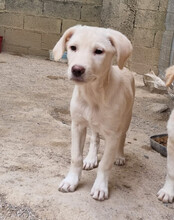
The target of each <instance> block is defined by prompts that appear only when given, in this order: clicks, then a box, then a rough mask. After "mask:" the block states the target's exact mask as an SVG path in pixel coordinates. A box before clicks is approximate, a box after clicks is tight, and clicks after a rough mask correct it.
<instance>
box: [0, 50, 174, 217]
mask: <svg viewBox="0 0 174 220" xmlns="http://www.w3.org/2000/svg"><path fill="white" fill-rule="evenodd" d="M136 82H137V83H136V84H137V90H136V99H135V105H134V113H133V118H132V123H131V127H130V129H129V132H128V135H127V140H126V146H125V154H126V159H127V162H126V165H125V166H123V167H117V166H115V165H114V166H113V169H112V172H111V180H110V184H109V188H110V198H109V200H107V201H104V202H97V201H95V200H93V199H92V198H91V196H90V194H89V193H90V189H91V187H92V184H93V182H94V179H95V176H96V170H97V169H94V170H91V171H83V175H82V179H81V181H80V185H79V187H78V189H77V191H76V192H74V193H69V194H63V193H60V192H58V190H57V189H58V184H59V183H60V181H61V179H62V178H63V177H64V175H65V174H66V173H67V171H68V168H69V165H70V122H71V121H70V115H69V102H70V98H71V93H72V89H73V84H72V83H71V82H70V81H68V80H67V78H66V65H65V64H61V63H55V62H50V61H48V60H44V59H43V58H36V57H28V56H15V55H10V54H7V53H1V54H0V154H1V156H0V219H1V220H4V219H9V220H18V219H19V220H20V219H24V220H25V219H32V220H35V219H44V220H45V219H48V220H66V219H68V220H69V219H71V220H78V219H79V220H82V219H84V220H86V219H90V220H91V219H96V220H98V219H100V220H105V219H108V220H111V219H113V220H115V219H118V220H122V219H129V220H131V219H132V220H135V219H139V220H140V219H141V220H144V219H145V220H146V219H147V220H150V219H153V220H154V219H158V220H160V219H169V220H173V219H174V215H173V213H174V204H162V203H161V202H160V201H158V200H157V197H156V193H157V191H158V190H159V189H160V187H161V186H162V185H163V183H164V179H165V172H166V158H164V157H162V156H160V154H158V153H156V152H155V151H153V150H151V148H150V146H149V137H150V136H151V135H154V134H160V133H165V132H166V121H167V118H168V113H166V112H164V113H154V112H153V111H152V105H154V103H156V104H158V103H168V98H167V96H165V95H157V94H151V93H149V92H148V91H147V90H146V89H145V88H144V86H143V83H142V77H141V76H137V75H136ZM88 144H89V138H87V143H86V147H85V152H84V154H86V153H87V147H88ZM102 152H103V142H102V143H101V149H100V152H99V156H101V155H102Z"/></svg>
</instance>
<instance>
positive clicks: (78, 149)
mask: <svg viewBox="0 0 174 220" xmlns="http://www.w3.org/2000/svg"><path fill="white" fill-rule="evenodd" d="M65 47H66V48H67V53H68V78H69V79H71V80H73V81H74V82H75V88H74V91H73V95H72V100H71V105H70V111H71V118H72V147H71V167H70V171H69V173H68V175H67V176H66V178H65V179H64V180H63V181H62V182H61V184H60V186H59V190H60V191H62V192H72V191H74V190H75V189H76V187H77V186H78V183H79V180H80V176H81V172H82V168H84V169H92V168H94V167H96V166H97V164H98V159H97V150H98V147H99V134H101V135H102V136H103V137H104V139H105V150H104V154H103V157H102V159H101V161H100V163H99V166H98V172H97V177H96V180H95V182H94V185H93V187H92V190H91V195H92V197H93V198H94V199H96V200H104V199H107V198H108V180H109V173H110V170H111V167H112V166H113V163H114V160H115V159H116V163H117V164H118V165H122V164H124V163H125V158H124V152H123V151H124V150H123V147H124V142H125V138H126V132H127V130H128V128H129V124H130V121H131V117H132V107H133V102H134V93H135V88H134V79H133V76H132V74H131V72H129V71H128V70H127V69H126V68H123V66H124V63H125V61H126V60H127V58H128V57H129V55H130V54H131V51H132V45H131V43H130V41H129V40H128V39H127V38H126V37H125V36H124V35H123V34H121V33H120V32H118V31H114V30H111V29H104V28H97V27H88V26H75V27H72V28H70V29H68V30H67V31H66V32H65V33H64V35H63V36H62V38H61V39H60V40H59V41H58V43H57V44H56V46H55V47H54V49H53V54H54V58H55V60H58V59H60V58H61V56H62V55H63V52H64V50H65ZM114 55H117V64H118V66H112V59H113V57H114ZM76 67H78V68H79V69H83V71H84V73H83V74H82V75H81V76H80V77H76V76H74V75H73V74H74V73H73V70H74V69H75V68H76ZM87 127H90V128H91V130H92V135H91V143H90V148H89V153H88V155H87V157H86V158H85V159H84V161H83V147H84V143H85V137H86V129H87Z"/></svg>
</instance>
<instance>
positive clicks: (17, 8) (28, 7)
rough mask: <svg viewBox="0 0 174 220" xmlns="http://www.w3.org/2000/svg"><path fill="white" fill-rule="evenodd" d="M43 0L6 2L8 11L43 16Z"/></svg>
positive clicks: (9, 0)
mask: <svg viewBox="0 0 174 220" xmlns="http://www.w3.org/2000/svg"><path fill="white" fill-rule="evenodd" d="M42 7H43V2H42V0H13V1H12V0H6V10H7V11H13V12H20V13H24V14H35V15H38V14H39V15H40V14H42V9H43V8H42Z"/></svg>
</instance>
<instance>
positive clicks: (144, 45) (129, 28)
mask: <svg viewBox="0 0 174 220" xmlns="http://www.w3.org/2000/svg"><path fill="white" fill-rule="evenodd" d="M167 4H168V0H110V1H108V0H103V9H102V13H101V14H102V16H101V19H102V24H103V25H104V26H106V27H112V28H114V29H117V30H119V31H121V32H122V33H124V34H125V35H126V36H128V38H129V39H130V40H131V42H132V44H133V54H132V56H131V58H130V59H129V63H128V66H129V68H130V69H131V70H133V71H136V72H138V73H140V74H143V73H147V72H148V71H149V70H150V69H152V70H154V72H155V73H156V74H158V63H159V55H160V47H161V41H162V36H163V32H164V30H165V18H166V10H167ZM108 12H109V13H108Z"/></svg>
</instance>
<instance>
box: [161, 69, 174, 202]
mask: <svg viewBox="0 0 174 220" xmlns="http://www.w3.org/2000/svg"><path fill="white" fill-rule="evenodd" d="M173 79H174V66H172V67H170V68H168V69H167V70H166V86H170V84H171V83H172V81H173ZM167 131H168V143H167V176H166V181H165V184H164V186H163V188H162V189H160V190H159V192H158V193H157V196H158V199H159V200H161V201H163V202H170V203H172V202H173V200H174V110H173V111H172V113H171V115H170V118H169V121H168V124H167Z"/></svg>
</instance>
